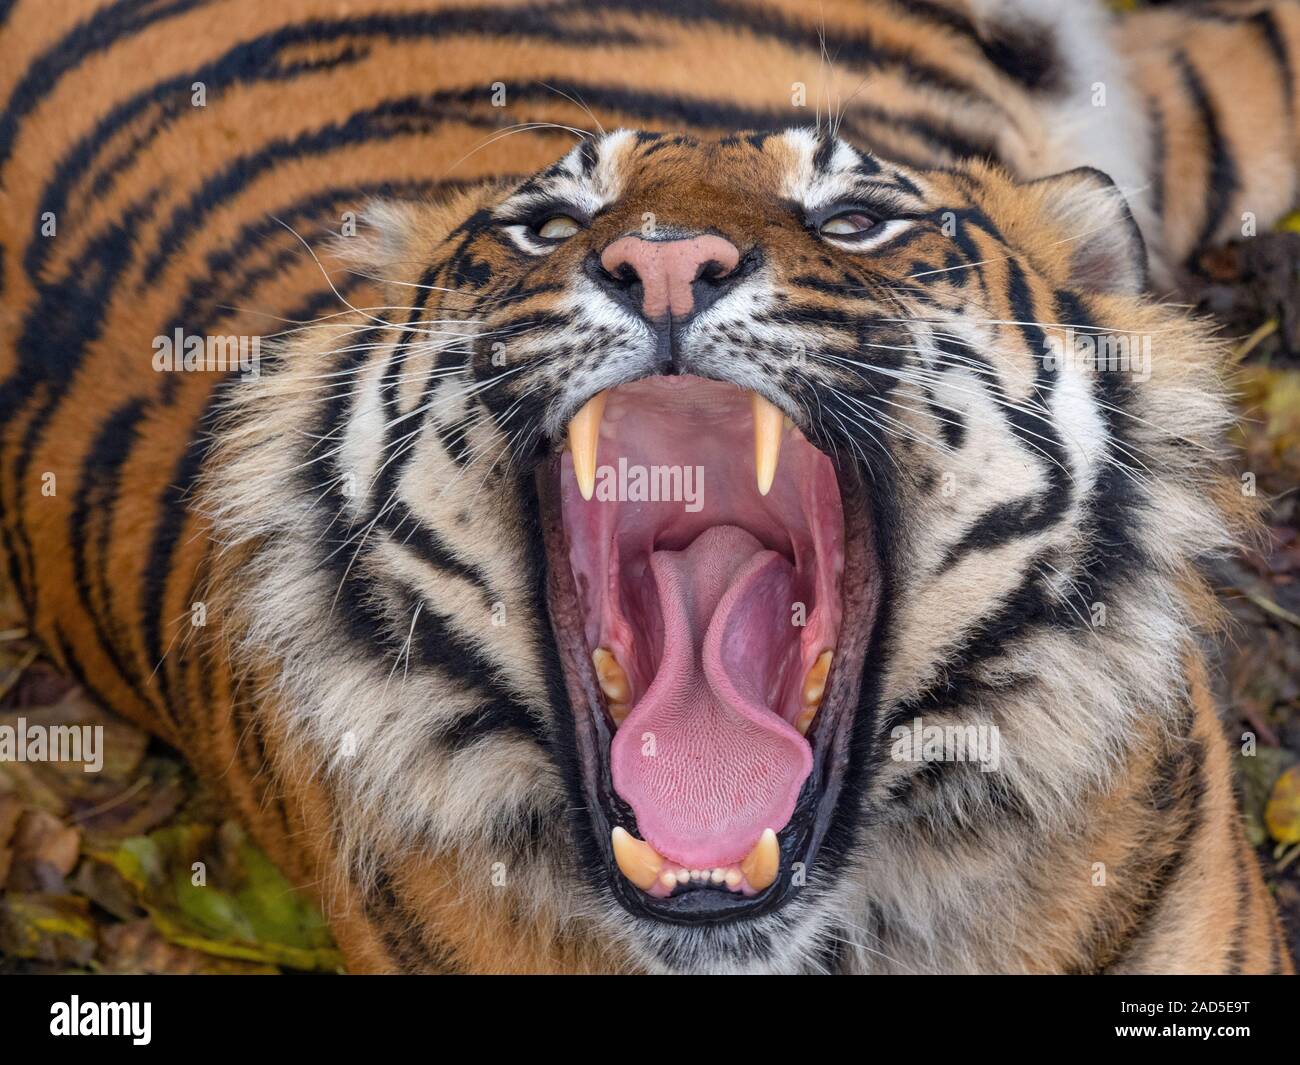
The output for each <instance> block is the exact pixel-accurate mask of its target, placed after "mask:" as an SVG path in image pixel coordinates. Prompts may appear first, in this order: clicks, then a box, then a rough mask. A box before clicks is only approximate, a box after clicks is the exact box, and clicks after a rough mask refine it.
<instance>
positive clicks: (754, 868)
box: [740, 828, 781, 891]
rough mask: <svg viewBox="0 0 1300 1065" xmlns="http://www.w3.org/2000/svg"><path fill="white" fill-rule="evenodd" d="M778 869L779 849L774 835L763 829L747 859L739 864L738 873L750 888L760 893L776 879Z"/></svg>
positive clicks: (779, 860)
mask: <svg viewBox="0 0 1300 1065" xmlns="http://www.w3.org/2000/svg"><path fill="white" fill-rule="evenodd" d="M780 867H781V848H780V847H779V846H778V845H777V842H776V833H775V832H773V831H772V830H771V829H770V828H765V829H763V834H762V835H761V836H759V837H758V842H757V843H756V844H754V849H753V850H752V851H750V852H749V857H748V858H746V859H745V860H744V861H743V862H741V863H740V871H741V872H742V873H744V874H745V879H746V880H748V881H749V886H750V887H752V888H753V889H754V890H755V891H762V890H763V889H764V888H766V887H768V886H770V885H771V883H772V881H774V880H775V879H776V874H777V870H778V869H779V868H780Z"/></svg>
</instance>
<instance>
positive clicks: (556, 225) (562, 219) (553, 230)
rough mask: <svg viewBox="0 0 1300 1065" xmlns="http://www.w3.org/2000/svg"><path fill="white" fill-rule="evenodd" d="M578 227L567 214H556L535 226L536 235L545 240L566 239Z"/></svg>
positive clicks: (576, 230)
mask: <svg viewBox="0 0 1300 1065" xmlns="http://www.w3.org/2000/svg"><path fill="white" fill-rule="evenodd" d="M578 229H579V226H578V223H577V222H575V221H574V220H573V219H572V218H570V217H569V216H568V215H564V214H557V215H555V216H554V217H553V218H548V219H547V220H546V221H545V222H543V223H542V224H541V225H540V226H538V227H537V235H538V236H539V237H545V238H546V239H547V240H567V239H568V238H569V237H571V236H573V234H575V233H576V232H578Z"/></svg>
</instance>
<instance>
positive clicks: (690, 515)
mask: <svg viewBox="0 0 1300 1065" xmlns="http://www.w3.org/2000/svg"><path fill="white" fill-rule="evenodd" d="M539 476H540V484H539V489H540V496H541V500H542V513H543V524H544V526H545V532H546V541H547V550H548V570H549V593H550V606H551V614H552V620H553V623H554V626H555V632H556V637H557V642H558V644H559V648H560V653H561V659H562V662H563V665H564V670H565V676H566V682H567V685H568V689H569V693H570V698H571V701H572V702H573V705H574V707H575V713H576V715H577V720H576V721H575V725H576V733H577V739H578V744H577V746H578V752H577V753H578V762H579V766H578V770H579V772H580V773H581V775H582V783H583V792H584V798H585V800H586V805H587V807H588V812H589V814H590V815H591V818H592V822H593V829H594V830H595V831H596V835H597V841H598V843H599V844H600V846H601V850H602V854H603V856H604V857H605V859H606V861H607V862H608V863H610V870H609V871H610V875H611V876H612V877H613V880H614V885H615V888H616V894H617V895H618V897H620V899H621V900H622V901H623V902H624V903H625V904H626V905H629V906H630V907H631V908H633V909H634V910H638V911H641V912H650V913H652V914H654V915H656V916H659V917H664V918H670V919H681V920H687V919H705V920H718V919H723V918H727V917H731V916H736V915H739V914H741V913H756V912H765V911H767V910H769V909H770V908H772V907H773V906H774V905H779V904H780V903H781V902H782V901H784V900H785V898H787V897H788V896H789V894H790V891H791V889H792V887H793V888H798V887H801V886H802V885H803V884H804V883H806V880H805V879H804V877H791V876H783V871H784V872H789V871H790V870H791V867H792V866H793V865H794V864H795V863H796V862H801V863H804V864H803V870H804V873H805V876H806V875H807V870H808V867H809V865H810V863H811V859H812V856H813V854H814V853H815V852H816V850H817V847H818V845H819V843H820V841H821V839H822V837H823V836H824V834H825V832H826V830H827V827H828V825H829V822H830V820H831V816H832V813H833V810H834V806H835V803H836V802H837V800H838V793H839V790H840V788H839V785H840V783H841V782H842V779H843V775H844V769H845V765H846V762H847V760H848V742H847V740H848V732H849V728H850V725H851V722H852V718H853V716H854V711H855V710H856V703H857V693H858V689H859V684H860V671H861V666H862V659H863V656H864V653H865V649H866V643H867V639H868V636H869V634H870V630H871V627H872V620H873V618H874V615H875V609H876V600H877V597H878V587H877V586H878V581H877V580H876V579H875V565H874V556H873V554H872V550H871V543H870V541H871V537H870V529H869V526H868V519H867V518H866V508H865V507H863V506H862V505H861V500H860V498H858V492H859V490H858V489H857V487H856V479H854V480H853V482H852V483H851V484H849V485H848V486H847V487H845V486H842V485H841V482H840V477H839V476H838V475H837V470H836V467H835V465H834V464H833V463H832V461H831V459H830V458H829V457H828V456H827V455H826V454H825V453H823V452H822V451H820V450H818V449H817V448H816V447H815V446H813V444H811V443H810V442H809V441H808V440H807V439H806V438H805V437H804V435H803V433H802V432H801V431H800V430H799V429H798V428H796V427H795V426H793V425H792V424H791V423H790V421H789V420H788V419H787V418H786V417H785V416H784V415H783V414H782V413H781V412H780V411H779V410H778V409H777V408H776V407H775V406H773V405H772V404H771V403H770V402H769V401H768V400H766V399H764V398H762V397H760V396H758V395H757V394H754V393H749V392H745V391H743V390H741V389H740V388H738V387H736V386H735V385H732V384H727V383H723V382H718V381H711V380H706V379H703V378H699V377H689V376H680V377H649V378H643V379H641V380H639V381H635V382H632V383H630V384H625V385H622V386H620V387H618V388H615V389H611V390H609V391H606V392H602V393H599V394H598V395H596V396H594V397H592V398H591V399H590V400H589V401H588V402H587V403H586V405H585V406H584V407H583V408H582V409H581V410H580V411H579V412H578V414H577V415H576V416H575V417H574V418H573V420H572V422H571V423H570V425H569V431H568V441H567V449H565V450H564V451H563V452H559V453H557V455H556V456H555V457H554V458H553V459H552V461H551V462H549V463H547V464H544V467H543V469H542V471H541V473H540V475H539ZM846 496H847V497H848V498H847V499H846ZM846 503H847V504H849V505H846ZM846 516H847V517H846Z"/></svg>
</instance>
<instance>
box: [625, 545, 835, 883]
mask: <svg viewBox="0 0 1300 1065" xmlns="http://www.w3.org/2000/svg"><path fill="white" fill-rule="evenodd" d="M650 570H651V573H652V575H653V579H654V583H655V587H656V590H657V592H658V597H659V608H660V611H661V612H662V616H663V634H664V640H663V656H662V658H661V659H660V663H659V669H658V672H657V673H656V674H655V677H654V680H653V681H652V682H651V684H650V686H649V687H648V688H647V689H646V692H645V694H644V695H643V696H642V697H641V699H640V700H639V701H638V702H637V704H636V706H635V708H634V709H633V710H632V713H631V714H630V715H629V717H628V718H627V720H626V721H625V722H624V723H623V725H622V727H621V728H620V729H619V730H618V732H617V733H616V734H615V736H614V740H613V744H612V746H611V750H610V767H611V772H612V774H613V782H614V789H615V790H616V791H617V792H618V794H619V795H620V796H622V798H623V799H624V800H625V801H627V802H628V803H629V804H630V805H631V807H632V809H633V811H634V812H635V813H636V819H637V825H638V827H639V828H640V831H641V835H642V837H643V838H644V839H645V840H646V841H647V842H648V843H650V844H651V846H653V847H654V848H655V850H656V851H658V852H659V853H660V854H661V855H663V856H664V857H665V858H667V859H669V860H670V861H672V862H676V863H679V864H681V865H683V866H685V867H687V868H710V869H712V868H717V867H720V866H726V865H730V864H733V863H736V862H739V861H741V860H742V859H743V858H744V857H745V856H746V855H748V854H749V852H750V851H751V850H752V849H753V848H754V845H755V844H756V843H757V842H758V839H759V837H760V836H761V835H762V833H763V830H764V829H765V828H771V829H774V830H776V831H779V830H780V829H781V828H782V827H784V825H785V824H786V822H787V821H788V820H789V819H790V815H791V814H792V813H793V811H794V806H795V802H796V800H797V799H798V796H799V789H800V787H801V786H802V784H803V782H804V779H805V778H806V777H807V776H808V773H809V771H810V770H811V768H812V751H811V749H810V748H809V746H808V744H807V743H806V742H805V741H804V739H803V737H802V736H800V735H799V733H798V732H797V731H795V729H794V728H792V727H791V726H790V725H789V724H788V723H787V722H786V721H785V720H784V719H783V718H782V717H781V716H780V715H779V714H778V713H777V712H776V711H775V708H772V709H769V704H770V701H771V700H772V699H774V698H777V697H778V693H779V691H780V689H781V685H782V682H783V678H784V677H785V676H786V674H787V672H788V670H789V669H790V667H791V662H795V661H797V656H798V640H797V638H796V636H795V632H796V630H794V629H793V627H792V626H791V624H790V603H791V601H792V599H793V597H794V596H793V582H794V569H793V567H792V566H791V564H790V563H789V562H788V561H786V559H785V558H783V557H782V556H781V555H780V554H778V553H777V552H775V551H769V550H766V549H765V548H764V547H763V546H762V544H760V543H759V541H758V540H757V539H755V538H754V537H753V536H752V535H750V534H749V533H748V532H746V531H744V530H743V529H740V528H737V527H736V526H731V525H723V526H715V527H713V528H711V529H708V530H706V531H705V532H703V533H701V534H700V535H699V537H697V538H696V539H695V541H694V542H693V543H692V544H691V545H690V546H689V547H688V548H686V549H685V550H684V551H656V552H654V553H653V554H652V555H651V556H650Z"/></svg>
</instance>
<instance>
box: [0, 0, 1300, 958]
mask: <svg viewBox="0 0 1300 1065" xmlns="http://www.w3.org/2000/svg"><path fill="white" fill-rule="evenodd" d="M0 42H2V43H0V56H2V57H3V59H4V62H0V95H2V98H3V100H4V105H3V113H2V116H0V218H2V219H3V230H2V232H0V263H2V264H3V265H2V267H0V307H2V308H3V309H2V311H0V314H2V315H3V318H2V319H0V321H3V330H0V379H2V380H3V386H2V388H0V426H3V430H2V432H0V517H2V519H3V520H2V522H0V527H2V531H3V538H2V540H0V554H2V555H3V559H4V566H5V573H6V580H7V582H8V583H9V584H10V585H11V586H12V589H13V590H14V593H15V595H16V596H17V598H18V599H19V601H20V603H21V605H22V608H23V610H24V612H25V614H26V617H27V619H28V623H29V625H30V628H31V631H32V632H33V633H34V634H36V636H37V637H38V638H39V639H40V641H41V643H42V645H43V647H44V649H45V653H46V654H47V655H48V656H49V658H50V660H51V661H52V662H54V663H56V664H57V666H58V667H59V668H61V669H62V670H64V671H66V672H67V674H68V675H69V676H70V677H72V678H73V679H74V680H75V681H76V682H77V683H79V684H80V685H81V686H83V687H84V689H85V690H86V691H87V692H88V693H89V694H90V695H91V696H93V697H94V698H95V699H96V700H97V701H99V702H100V703H102V704H103V705H104V706H106V707H109V708H111V709H112V710H114V711H115V712H117V713H119V714H121V715H123V716H124V717H125V718H127V719H129V720H131V721H133V722H136V723H138V724H140V725H141V726H143V727H145V728H147V729H148V730H149V731H151V732H152V733H153V734H154V735H156V736H157V737H158V738H159V740H160V741H162V742H164V743H166V744H169V745H171V746H172V747H174V748H175V749H176V750H178V751H179V752H181V754H182V755H183V756H184V757H185V758H186V759H187V760H188V762H189V763H190V764H191V765H192V766H193V767H194V769H195V771H196V773H197V774H198V775H199V777H200V778H201V779H202V780H204V781H205V782H206V783H207V784H208V785H209V786H210V787H212V788H213V789H215V790H216V792H217V793H218V794H219V795H220V796H221V799H222V801H224V802H225V803H226V804H227V806H228V808H229V809H230V810H231V811H232V812H233V814H234V815H236V816H237V817H238V818H239V819H240V820H241V821H242V822H243V823H244V824H245V825H246V826H247V828H248V830H249V831H250V832H251V833H252V835H253V837H254V839H255V840H256V841H257V842H258V844H259V845H260V846H261V847H262V848H264V849H265V850H266V852H267V853H268V854H269V855H270V856H271V857H272V859H273V860H274V861H275V862H276V863H277V864H278V865H279V867H280V868H281V869H282V870H283V871H284V872H285V874H286V875H287V876H288V877H289V878H290V879H291V880H292V881H293V882H294V883H295V884H296V885H298V886H299V887H300V888H301V889H302V890H303V891H304V892H306V893H307V894H308V895H309V897H311V898H312V899H313V900H314V901H315V902H316V903H317V904H318V905H319V906H320V907H321V910H322V912H323V913H324V915H325V916H326V918H327V920H328V922H329V925H330V927H331V930H332V932H333V935H334V937H335V939H336V941H337V943H338V945H339V947H340V949H341V951H342V954H343V957H344V958H345V960H346V968H347V970H348V971H350V972H354V973H361V972H376V973H443V974H470V973H531V974H548V973H549V974H559V973H611V974H638V973H710V974H738V973H791V974H822V973H900V974H901V973H945V972H947V973H1081V974H1082V973H1289V972H1292V971H1293V962H1292V960H1291V958H1290V957H1289V954H1288V950H1287V947H1286V944H1285V941H1284V938H1283V932H1282V929H1281V926H1280V924H1279V920H1278V916H1277V913H1276V910H1275V907H1274V904H1273V901H1272V899H1271V898H1270V896H1269V893H1268V890H1267V888H1266V886H1265V884H1264V881H1263V878H1262V875H1261V873H1260V870H1259V867H1258V865H1257V862H1256V858H1255V856H1254V853H1253V851H1252V850H1251V848H1250V846H1249V845H1248V844H1247V842H1246V839H1245V836H1244V834H1243V831H1242V828H1241V822H1240V812H1239V808H1238V805H1237V800H1236V798H1235V796H1234V791H1233V778H1232V766H1231V760H1230V747H1229V741H1228V737H1227V736H1226V735H1225V728H1224V725H1223V724H1222V722H1221V720H1220V717H1219V714H1218V710H1217V708H1216V704H1215V699H1214V695H1213V691H1212V682H1211V671H1210V657H1209V655H1210V649H1211V648H1212V646H1213V640H1214V639H1215V638H1216V634H1217V632H1218V631H1219V627H1220V625H1221V620H1222V619H1221V616H1220V613H1219V610H1218V608H1217V606H1216V600H1215V596H1214V593H1213V589H1212V587H1211V585H1210V583H1209V581H1208V578H1207V573H1208V571H1209V566H1210V565H1211V564H1212V563H1213V562H1214V560H1215V559H1217V558H1221V557H1223V556H1225V555H1229V554H1231V553H1233V552H1234V551H1236V550H1238V549H1239V547H1240V546H1241V545H1242V543H1243V542H1245V541H1246V540H1248V539H1249V538H1250V537H1251V536H1252V535H1254V529H1255V527H1256V526H1255V523H1256V520H1257V519H1256V515H1255V511H1254V509H1253V507H1254V503H1253V501H1252V500H1251V499H1249V498H1248V496H1247V493H1244V492H1243V491H1242V486H1241V484H1240V482H1239V481H1238V480H1237V478H1236V477H1235V475H1234V474H1233V472H1232V467H1231V453H1230V450H1229V447H1228V444H1227V442H1226V441H1227V439H1228V437H1227V433H1228V430H1229V428H1230V427H1231V425H1232V422H1233V413H1232V408H1231V403H1230V389H1229V384H1228V377H1227V374H1228V367H1227V363H1226V359H1225V343H1224V341H1223V340H1222V339H1221V338H1220V337H1218V336H1217V335H1216V334H1215V332H1214V331H1213V328H1212V327H1211V325H1210V324H1209V323H1208V322H1206V321H1203V320H1202V319H1200V318H1199V317H1197V316H1196V315H1195V314H1193V313H1190V312H1189V310H1188V309H1187V308H1186V307H1185V306H1182V305H1181V304H1179V303H1178V302H1177V300H1176V298H1175V297H1174V293H1176V291H1177V286H1178V284H1179V283H1180V281H1181V280H1182V279H1185V278H1186V277H1187V276H1188V275H1189V272H1190V271H1192V270H1194V269H1195V263H1196V262H1197V257H1198V256H1199V255H1200V254H1201V253H1203V252H1204V251H1205V250H1206V249H1207V248H1210V247H1212V246H1214V245H1215V244H1217V243H1219V242H1223V241H1225V240H1227V239H1229V238H1231V237H1234V236H1238V235H1239V232H1240V229H1241V226H1242V218H1243V217H1245V215H1246V214H1247V213H1249V214H1250V216H1251V217H1252V218H1253V219H1255V220H1256V221H1257V224H1258V225H1259V226H1260V227H1266V226H1268V225H1270V224H1272V223H1273V222H1274V221H1275V220H1277V219H1278V218H1279V217H1280V216H1282V215H1283V214H1284V213H1285V212H1286V211H1287V210H1289V209H1290V208H1291V207H1292V206H1293V205H1294V203H1295V202H1296V201H1297V199H1300V196H1297V167H1296V162H1297V158H1296V156H1297V137H1298V135H1300V127H1298V126H1297V89H1296V84H1295V73H1294V71H1295V64H1296V62H1297V47H1298V46H1300V4H1297V3H1296V2H1294V0H1269V2H1239V3H1212V4H1203V5H1196V6H1191V7H1182V6H1180V7H1168V6H1165V7H1160V8H1152V9H1144V10H1142V9H1140V10H1137V11H1132V12H1125V13H1122V14H1121V13H1117V12H1114V11H1112V10H1111V9H1110V8H1109V7H1107V6H1106V5H1104V4H1101V3H1097V2H1083V0H1036V2H1031V0H824V2H823V3H820V4H817V5H808V4H803V3H800V2H798V0H762V2H753V3H750V2H742V0H713V2H705V0H699V2H695V0H601V2H599V3H580V2H576V0H486V2H475V0H432V2H431V0H351V2H349V3H343V4H317V3H312V2H310V0H281V2H279V3H276V4H257V3H253V2H247V0H61V2H60V3H58V4H49V3H41V2H38V0H17V2H12V0H11V2H7V3H3V4H0Z"/></svg>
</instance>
